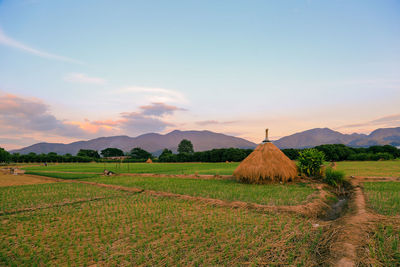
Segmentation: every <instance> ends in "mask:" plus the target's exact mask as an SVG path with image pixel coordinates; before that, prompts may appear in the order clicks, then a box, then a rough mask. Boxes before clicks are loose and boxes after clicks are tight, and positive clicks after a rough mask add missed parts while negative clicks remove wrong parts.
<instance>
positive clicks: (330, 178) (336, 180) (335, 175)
mask: <svg viewBox="0 0 400 267" xmlns="http://www.w3.org/2000/svg"><path fill="white" fill-rule="evenodd" d="M344 181H345V174H344V172H343V171H338V170H334V169H332V168H327V169H326V171H325V178H324V182H325V183H327V184H329V185H332V186H335V187H339V186H342V185H343V183H344Z"/></svg>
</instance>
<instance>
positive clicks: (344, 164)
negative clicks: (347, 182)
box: [336, 160, 400, 177]
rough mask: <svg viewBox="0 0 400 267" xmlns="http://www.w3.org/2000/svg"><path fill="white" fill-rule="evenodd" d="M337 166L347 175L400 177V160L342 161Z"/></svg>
mask: <svg viewBox="0 0 400 267" xmlns="http://www.w3.org/2000/svg"><path fill="white" fill-rule="evenodd" d="M336 168H337V170H340V171H344V172H345V174H346V175H347V176H372V177H400V160H387V161H340V162H337V167H336Z"/></svg>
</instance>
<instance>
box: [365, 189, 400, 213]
mask: <svg viewBox="0 0 400 267" xmlns="http://www.w3.org/2000/svg"><path fill="white" fill-rule="evenodd" d="M363 187H364V192H365V194H366V197H367V200H368V205H369V206H370V207H371V208H372V209H374V210H375V211H376V212H378V213H380V214H384V215H400V182H365V183H363Z"/></svg>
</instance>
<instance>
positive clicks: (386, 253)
mask: <svg viewBox="0 0 400 267" xmlns="http://www.w3.org/2000/svg"><path fill="white" fill-rule="evenodd" d="M369 235H370V239H369V240H368V242H367V244H365V246H364V251H365V256H364V257H365V258H364V259H363V263H364V265H372V266H399V262H400V226H399V223H398V220H397V221H395V220H389V221H386V222H385V223H379V224H378V225H377V226H376V227H374V229H372V230H371V231H370V232H369Z"/></svg>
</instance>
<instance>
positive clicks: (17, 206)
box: [0, 183, 117, 214]
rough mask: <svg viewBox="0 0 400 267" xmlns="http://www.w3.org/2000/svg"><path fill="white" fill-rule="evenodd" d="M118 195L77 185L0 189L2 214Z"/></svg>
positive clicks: (92, 187)
mask: <svg viewBox="0 0 400 267" xmlns="http://www.w3.org/2000/svg"><path fill="white" fill-rule="evenodd" d="M116 195H117V192H116V191H112V190H107V189H104V188H97V187H94V186H90V185H85V184H77V183H52V184H40V185H24V186H8V187H0V214H2V213H8V212H13V211H16V210H21V209H26V208H38V207H49V206H52V205H56V204H60V203H65V202H72V201H76V200H90V199H94V198H100V197H101V198H103V197H111V196H116Z"/></svg>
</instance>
